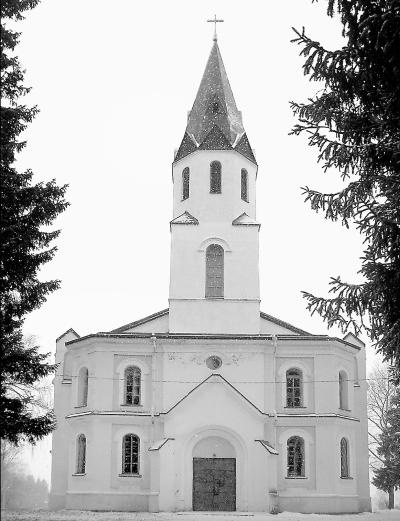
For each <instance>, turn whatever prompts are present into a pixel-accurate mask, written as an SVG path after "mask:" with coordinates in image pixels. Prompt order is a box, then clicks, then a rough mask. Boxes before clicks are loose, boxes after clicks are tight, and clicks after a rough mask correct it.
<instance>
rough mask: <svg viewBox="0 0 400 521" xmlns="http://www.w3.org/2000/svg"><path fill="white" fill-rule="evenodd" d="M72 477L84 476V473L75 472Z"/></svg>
mask: <svg viewBox="0 0 400 521" xmlns="http://www.w3.org/2000/svg"><path fill="white" fill-rule="evenodd" d="M72 475H73V476H86V472H75V474H72Z"/></svg>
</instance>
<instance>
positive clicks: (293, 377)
mask: <svg viewBox="0 0 400 521" xmlns="http://www.w3.org/2000/svg"><path fill="white" fill-rule="evenodd" d="M302 394H303V393H302V374H301V371H300V370H299V369H289V370H288V371H286V407H301V406H302V405H303V396H302Z"/></svg>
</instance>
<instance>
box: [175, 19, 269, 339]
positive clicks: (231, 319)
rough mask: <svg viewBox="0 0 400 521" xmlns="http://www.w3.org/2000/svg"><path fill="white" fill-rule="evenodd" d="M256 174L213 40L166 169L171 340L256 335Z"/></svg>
mask: <svg viewBox="0 0 400 521" xmlns="http://www.w3.org/2000/svg"><path fill="white" fill-rule="evenodd" d="M211 21H213V20H211ZM217 21H218V20H215V23H216V22H217ZM257 169H258V166H257V163H256V161H255V159H254V155H253V152H252V150H251V147H250V144H249V142H248V139H247V137H246V133H245V130H244V128H243V123H242V116H241V113H240V111H239V110H238V108H237V106H236V102H235V98H234V97H233V93H232V89H231V86H230V84H229V81H228V77H227V74H226V71H225V67H224V64H223V62H222V58H221V54H220V52H219V48H218V43H217V41H216V39H215V36H214V44H213V47H212V49H211V53H210V57H209V58H208V61H207V65H206V69H205V71H204V74H203V78H202V80H201V83H200V87H199V90H198V92H197V96H196V99H195V101H194V104H193V108H192V110H191V112H190V114H189V117H188V122H187V127H186V132H185V136H184V138H183V141H182V144H181V146H180V148H179V150H178V153H177V154H176V156H175V161H174V163H173V165H172V181H173V218H172V220H171V221H170V230H171V277H170V291H169V331H170V332H172V333H202V334H203V333H208V334H214V333H216V334H258V333H259V332H260V284H259V276H258V233H259V229H260V224H259V223H258V222H257V220H256V180H257Z"/></svg>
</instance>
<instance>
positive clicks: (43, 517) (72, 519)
mask: <svg viewBox="0 0 400 521" xmlns="http://www.w3.org/2000/svg"><path fill="white" fill-rule="evenodd" d="M1 519H3V520H4V521H128V520H129V521H230V520H233V521H266V520H267V519H268V520H269V521H272V520H277V521H280V520H281V521H307V520H308V519H312V520H313V521H400V510H392V511H389V510H381V511H378V512H373V513H369V512H365V513H363V514H342V515H326V514H295V513H292V512H282V513H281V514H278V515H272V514H264V513H257V512H255V513H250V512H236V513H232V512H226V513H224V512H221V513H209V514H208V513H193V512H178V513H175V514H172V513H171V514H169V513H160V514H149V513H147V512H83V511H79V510H60V511H58V512H48V511H45V510H40V511H38V512H2V516H1Z"/></svg>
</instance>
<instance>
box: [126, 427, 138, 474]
mask: <svg viewBox="0 0 400 521" xmlns="http://www.w3.org/2000/svg"><path fill="white" fill-rule="evenodd" d="M139 449H140V440H139V437H138V436H136V434H126V435H125V436H124V437H123V439H122V474H139Z"/></svg>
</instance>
